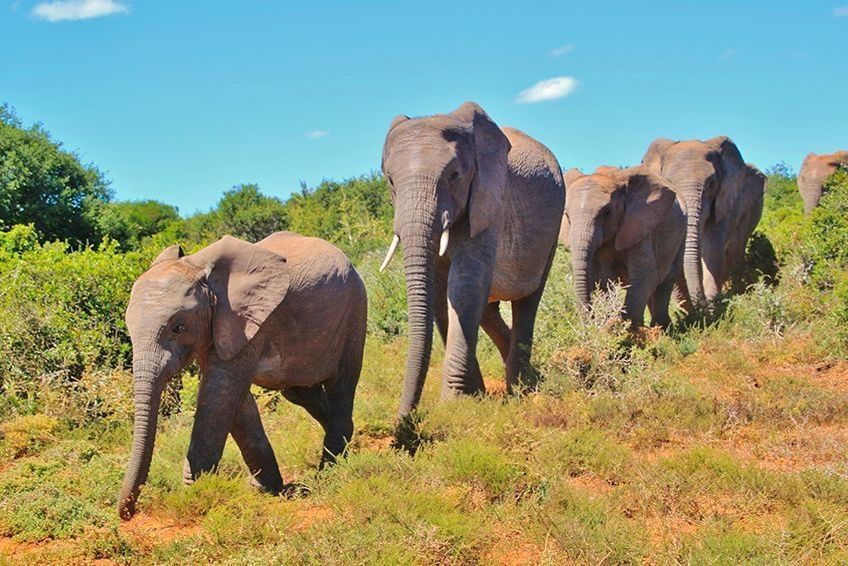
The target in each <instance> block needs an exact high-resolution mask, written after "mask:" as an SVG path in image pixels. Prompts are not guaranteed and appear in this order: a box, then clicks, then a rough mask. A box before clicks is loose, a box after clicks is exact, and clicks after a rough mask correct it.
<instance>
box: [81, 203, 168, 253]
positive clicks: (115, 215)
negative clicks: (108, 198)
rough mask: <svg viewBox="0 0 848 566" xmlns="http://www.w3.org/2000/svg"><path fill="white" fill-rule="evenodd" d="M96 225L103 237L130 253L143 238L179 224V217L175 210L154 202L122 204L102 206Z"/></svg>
mask: <svg viewBox="0 0 848 566" xmlns="http://www.w3.org/2000/svg"><path fill="white" fill-rule="evenodd" d="M98 222H99V225H100V230H101V232H102V233H103V235H104V236H109V237H110V238H112V239H113V240H115V241H117V242H118V243H119V244H121V248H122V249H124V250H130V249H136V248H138V246H139V245H140V244H141V242H142V240H144V239H145V238H147V237H150V236H153V235H154V234H159V233H160V232H163V231H164V230H166V229H167V228H169V227H170V226H171V225H172V224H174V223H178V222H180V215H179V211H178V210H177V207H175V206H171V205H169V204H165V203H162V202H159V201H156V200H140V201H121V202H110V203H107V204H105V205H104V206H103V208H102V210H101V211H100V216H99V219H98Z"/></svg>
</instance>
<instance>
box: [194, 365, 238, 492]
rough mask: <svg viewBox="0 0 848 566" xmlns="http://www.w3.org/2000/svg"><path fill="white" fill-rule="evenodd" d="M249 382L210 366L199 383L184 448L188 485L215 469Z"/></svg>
mask: <svg viewBox="0 0 848 566" xmlns="http://www.w3.org/2000/svg"><path fill="white" fill-rule="evenodd" d="M249 389H250V381H249V380H247V379H242V378H241V377H239V376H236V375H234V374H233V373H231V372H229V371H226V370H223V369H221V368H217V367H214V366H213V367H211V368H209V370H208V371H207V372H206V375H204V376H203V377H202V379H201V380H200V389H199V391H198V392H197V411H195V414H194V426H193V427H192V430H191V441H190V443H189V446H188V454H187V455H186V461H185V465H184V466H183V480H184V481H185V482H186V483H191V482H193V481H194V480H195V479H197V476H198V475H200V474H201V473H207V472H211V471H213V470H215V468H216V467H217V466H218V462H220V461H221V454H222V453H223V452H224V444H225V443H226V441H227V435H228V434H229V432H230V430H232V428H233V422H234V421H235V418H236V413H237V412H238V409H239V407H240V406H241V404H242V402H243V400H244V398H245V395H247V394H249Z"/></svg>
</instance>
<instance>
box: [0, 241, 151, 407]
mask: <svg viewBox="0 0 848 566" xmlns="http://www.w3.org/2000/svg"><path fill="white" fill-rule="evenodd" d="M148 261H149V257H146V255H145V254H143V253H132V254H122V253H120V252H119V251H118V249H117V246H116V244H115V243H114V242H112V243H104V244H102V245H100V246H99V247H98V248H96V249H95V248H85V249H81V250H79V251H71V250H70V249H69V247H68V245H67V244H64V243H51V244H44V245H42V246H36V247H34V248H32V249H29V250H25V251H23V252H22V253H20V254H13V255H8V256H5V257H0V311H2V312H3V313H4V316H3V317H2V318H0V388H2V389H3V391H4V395H3V402H2V403H0V411H6V410H9V409H11V408H12V407H17V408H18V409H19V410H22V411H24V412H33V411H35V410H36V409H37V407H38V398H39V396H40V393H41V392H43V391H47V390H49V389H50V388H54V387H55V386H56V384H67V383H71V382H75V381H79V380H80V379H81V378H82V377H83V375H84V374H85V373H86V371H87V370H93V369H96V368H120V367H125V366H126V365H127V364H128V362H129V359H130V352H131V346H130V343H129V337H128V335H127V330H126V326H125V324H124V316H123V314H124V310H125V309H126V304H127V300H128V297H129V292H130V289H131V287H132V283H133V281H134V280H135V279H136V277H137V276H138V275H139V274H140V273H141V272H142V271H143V270H144V268H145V267H146V265H147V263H148Z"/></svg>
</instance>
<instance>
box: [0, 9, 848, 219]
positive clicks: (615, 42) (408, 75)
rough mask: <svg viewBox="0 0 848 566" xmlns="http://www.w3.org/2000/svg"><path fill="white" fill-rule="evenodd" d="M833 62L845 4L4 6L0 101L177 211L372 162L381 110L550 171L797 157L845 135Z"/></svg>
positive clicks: (846, 39) (124, 195) (842, 73)
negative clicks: (733, 147)
mask: <svg viewBox="0 0 848 566" xmlns="http://www.w3.org/2000/svg"><path fill="white" fill-rule="evenodd" d="M846 60H848V0H835V1H833V2H831V1H815V0H813V1H792V2H788V1H768V2H765V1H753V0H749V1H744V2H743V1H736V2H731V1H720V0H714V1H711V2H680V1H677V2H529V1H528V2H515V1H508V2H500V1H489V2H461V1H458V0H454V1H448V2H441V1H428V2H389V1H372V2H353V1H350V2H329V1H313V2H297V3H294V2H292V3H289V2H285V3H284V2H272V1H269V0H263V1H259V0H254V1H251V0H242V1H239V2H235V1H232V0H231V1H218V0H207V1H203V2H201V1H189V0H180V1H173V0H172V1H160V0H147V1H142V0H63V1H59V2H56V1H26V0H16V1H13V0H0V101H5V102H8V103H9V104H11V105H12V106H14V107H15V108H16V109H17V112H18V114H19V116H20V117H21V118H22V119H23V120H24V121H25V122H26V123H30V122H34V121H40V122H43V123H44V125H45V126H46V127H47V129H48V130H50V131H51V132H52V133H53V134H54V136H55V137H56V138H58V139H60V140H62V141H63V142H64V143H65V144H66V146H67V147H68V148H70V149H74V150H76V151H78V152H79V153H80V155H81V156H82V157H83V159H84V160H85V161H90V162H93V163H95V164H96V165H97V166H98V167H100V168H101V169H103V170H104V171H106V173H107V176H108V177H109V178H110V179H111V180H112V186H113V188H114V189H115V191H116V194H117V197H118V198H120V199H139V198H156V199H160V200H163V201H166V202H169V203H173V204H176V205H178V206H179V207H180V210H181V212H183V213H185V214H188V213H191V212H194V211H195V210H205V209H207V208H209V207H210V206H212V205H213V204H214V203H215V202H216V201H217V200H218V199H219V198H220V195H221V192H222V191H224V190H226V189H228V188H229V187H230V186H232V185H235V184H237V183H241V182H256V183H259V185H260V186H261V187H262V189H263V191H264V192H266V193H268V194H273V195H277V196H280V197H285V196H286V195H288V194H289V193H291V192H292V191H297V190H298V189H299V186H300V181H301V180H303V181H305V182H306V183H307V184H309V185H310V186H312V185H315V184H317V183H318V182H320V181H321V180H322V179H323V178H336V179H341V178H345V177H349V176H353V175H359V174H362V173H367V172H369V171H371V170H376V169H378V168H379V164H380V152H381V148H382V143H383V137H384V135H385V131H386V129H387V127H388V125H389V123H390V121H391V119H392V118H393V117H394V116H395V115H397V114H399V113H404V114H409V115H424V114H432V113H437V112H447V111H450V110H452V109H453V108H455V107H456V106H458V105H459V104H461V103H462V102H463V101H465V100H475V101H477V102H479V103H480V104H481V105H482V106H483V107H484V108H485V109H486V110H487V111H488V112H489V114H490V115H491V116H492V117H493V118H494V119H495V120H496V121H497V122H498V123H499V124H501V125H509V126H514V127H517V128H520V129H522V130H524V131H526V132H527V133H529V134H531V135H533V136H534V137H536V138H537V139H539V140H541V141H542V142H543V143H545V144H546V145H548V147H550V148H551V149H552V150H553V152H554V153H555V154H556V155H557V157H558V158H559V160H560V163H561V164H562V166H563V167H564V168H568V167H572V166H579V167H581V168H583V169H593V168H594V167H595V166H596V165H599V164H613V165H620V164H632V163H635V162H638V161H639V159H640V158H641V156H642V153H643V152H644V150H645V148H646V147H647V146H648V144H649V143H650V141H651V140H652V139H654V138H655V137H657V136H666V137H670V138H690V137H700V138H707V137H712V136H714V135H718V134H728V135H730V136H731V137H733V138H734V140H736V142H737V144H738V145H739V146H740V148H741V150H742V153H743V155H744V156H745V158H746V159H747V160H748V161H751V162H754V163H756V164H758V165H760V166H761V167H769V166H771V165H773V164H774V163H776V162H778V161H786V162H787V163H788V164H789V165H791V166H792V167H794V168H795V169H797V168H798V167H799V166H800V162H801V160H802V159H803V157H804V155H806V153H807V152H809V151H816V152H826V151H833V150H835V149H837V148H845V147H846V146H848V103H846V92H848V72H846V68H847V67H846ZM543 81H548V82H543ZM540 82H542V84H541V85H540V86H538V88H536V89H535V90H531V88H532V87H533V86H534V85H537V84H538V83H540ZM545 98H548V99H545ZM540 99H542V100H540Z"/></svg>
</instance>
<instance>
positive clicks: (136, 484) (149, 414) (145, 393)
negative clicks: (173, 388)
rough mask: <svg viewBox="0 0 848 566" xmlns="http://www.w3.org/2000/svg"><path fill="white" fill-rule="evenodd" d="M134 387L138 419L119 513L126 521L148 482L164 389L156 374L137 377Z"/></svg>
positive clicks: (119, 502) (122, 489) (119, 497)
mask: <svg viewBox="0 0 848 566" xmlns="http://www.w3.org/2000/svg"><path fill="white" fill-rule="evenodd" d="M133 389H134V397H135V422H134V425H133V444H132V452H131V453H130V461H129V464H128V465H127V471H126V474H125V475H124V483H123V486H122V488H121V492H120V494H119V495H118V514H119V515H120V516H121V518H122V519H124V520H128V519H130V518H132V516H133V515H134V514H135V510H136V502H137V500H138V495H139V491H140V489H141V486H142V485H143V484H144V483H145V482H146V481H147V474H148V472H149V471H150V461H151V459H152V457H153V444H154V441H155V438H156V421H157V417H158V414H159V405H160V403H161V391H160V389H161V388H160V387H158V386H157V385H156V380H155V378H154V377H153V376H151V375H147V376H144V375H140V376H139V377H137V378H136V379H135V383H134V386H133Z"/></svg>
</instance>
